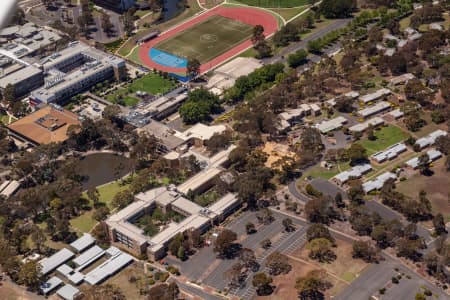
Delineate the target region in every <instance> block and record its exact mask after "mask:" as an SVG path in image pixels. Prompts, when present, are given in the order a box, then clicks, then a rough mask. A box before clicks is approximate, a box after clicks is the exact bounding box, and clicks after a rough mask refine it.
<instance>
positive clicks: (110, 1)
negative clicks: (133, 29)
mask: <svg viewBox="0 0 450 300" xmlns="http://www.w3.org/2000/svg"><path fill="white" fill-rule="evenodd" d="M135 2H136V1H135V0H94V3H95V4H97V5H99V6H102V7H104V8H107V9H110V10H114V11H118V12H124V11H126V10H128V9H130V8H131V7H133V5H134V3H135Z"/></svg>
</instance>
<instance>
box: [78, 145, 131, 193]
mask: <svg viewBox="0 0 450 300" xmlns="http://www.w3.org/2000/svg"><path fill="white" fill-rule="evenodd" d="M133 168H134V163H133V161H132V160H131V159H129V158H127V157H124V156H120V155H117V154H113V153H96V154H91V155H88V156H85V157H81V158H80V161H79V164H78V166H77V168H76V169H77V173H78V174H80V175H83V176H86V180H85V181H84V182H83V190H87V189H88V188H90V187H95V186H99V185H102V184H105V183H108V182H111V181H114V180H117V179H119V178H121V177H123V176H125V175H126V174H128V173H129V172H131V171H132V170H133Z"/></svg>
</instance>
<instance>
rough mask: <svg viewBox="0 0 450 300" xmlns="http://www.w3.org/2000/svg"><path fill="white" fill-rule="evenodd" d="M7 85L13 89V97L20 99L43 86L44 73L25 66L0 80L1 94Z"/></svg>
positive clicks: (33, 67)
mask: <svg viewBox="0 0 450 300" xmlns="http://www.w3.org/2000/svg"><path fill="white" fill-rule="evenodd" d="M8 85H11V86H13V87H14V92H15V97H17V98H21V97H23V96H25V95H26V94H28V93H30V92H31V91H32V90H34V89H37V88H39V87H41V86H42V85H44V72H42V70H40V69H39V68H36V67H35V66H31V65H30V66H25V67H23V68H21V69H19V70H18V71H16V72H12V73H10V74H8V75H6V76H4V77H1V78H0V90H1V91H2V92H4V91H5V88H6V87H7V86H8Z"/></svg>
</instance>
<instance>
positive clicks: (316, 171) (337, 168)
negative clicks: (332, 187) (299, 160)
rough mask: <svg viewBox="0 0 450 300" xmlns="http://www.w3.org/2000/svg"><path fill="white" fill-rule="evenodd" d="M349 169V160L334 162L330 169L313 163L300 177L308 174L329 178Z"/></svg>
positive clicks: (314, 176)
mask: <svg viewBox="0 0 450 300" xmlns="http://www.w3.org/2000/svg"><path fill="white" fill-rule="evenodd" d="M348 169H350V163H349V162H341V163H338V164H337V165H336V164H333V167H332V168H331V169H329V170H328V169H327V168H324V167H322V166H321V165H320V164H317V165H315V166H314V167H312V168H311V169H308V171H306V172H305V173H304V174H303V175H302V177H301V179H304V178H306V177H308V176H311V177H313V178H323V179H330V178H331V177H333V176H335V175H337V174H339V173H341V172H343V171H345V170H348Z"/></svg>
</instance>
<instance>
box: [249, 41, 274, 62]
mask: <svg viewBox="0 0 450 300" xmlns="http://www.w3.org/2000/svg"><path fill="white" fill-rule="evenodd" d="M253 48H254V49H255V50H256V52H257V55H256V58H259V59H262V58H266V57H270V56H271V55H272V48H271V47H270V46H269V44H268V43H267V41H266V40H262V41H260V42H258V43H257V44H256V45H255V46H254V47H253Z"/></svg>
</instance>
